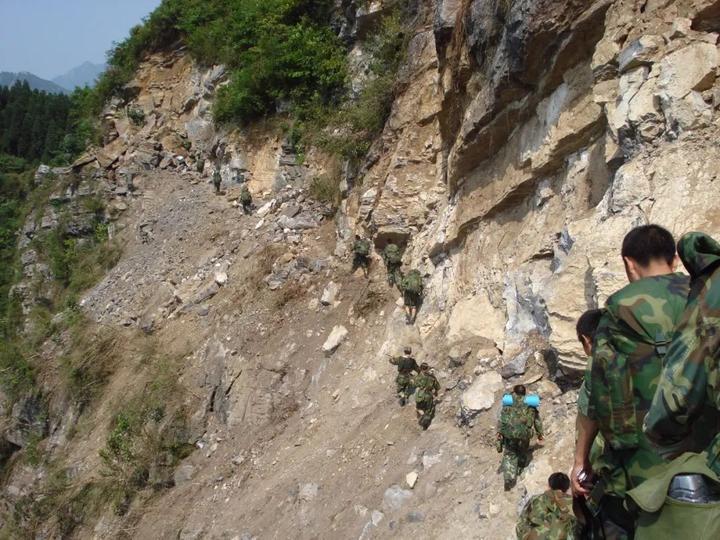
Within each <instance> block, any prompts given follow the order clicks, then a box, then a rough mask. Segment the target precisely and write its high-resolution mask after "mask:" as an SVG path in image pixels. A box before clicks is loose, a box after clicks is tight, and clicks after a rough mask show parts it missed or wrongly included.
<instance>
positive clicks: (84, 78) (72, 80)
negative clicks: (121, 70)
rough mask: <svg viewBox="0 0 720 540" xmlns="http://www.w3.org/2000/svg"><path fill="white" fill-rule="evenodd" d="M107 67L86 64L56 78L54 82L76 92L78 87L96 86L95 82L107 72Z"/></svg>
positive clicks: (90, 63)
mask: <svg viewBox="0 0 720 540" xmlns="http://www.w3.org/2000/svg"><path fill="white" fill-rule="evenodd" d="M106 67H107V66H106V65H105V64H93V63H92V62H84V63H83V64H81V65H79V66H77V67H75V68H73V69H71V70H70V71H68V72H67V73H65V74H64V75H60V76H58V77H55V78H54V79H53V80H52V82H54V83H55V84H58V85H60V86H62V87H63V88H67V89H68V90H74V89H75V88H77V87H83V86H95V81H97V78H98V77H99V76H100V74H101V73H102V72H103V71H105V68H106Z"/></svg>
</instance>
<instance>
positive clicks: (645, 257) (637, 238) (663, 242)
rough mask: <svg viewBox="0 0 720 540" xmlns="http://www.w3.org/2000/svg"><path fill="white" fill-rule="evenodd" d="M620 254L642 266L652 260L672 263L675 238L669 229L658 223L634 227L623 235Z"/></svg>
mask: <svg viewBox="0 0 720 540" xmlns="http://www.w3.org/2000/svg"><path fill="white" fill-rule="evenodd" d="M622 256H623V257H628V258H630V259H633V260H634V261H635V262H637V263H638V264H639V265H640V266H642V267H646V266H648V265H649V264H650V262H651V261H654V260H662V261H665V262H666V263H668V264H672V262H673V260H674V259H675V239H674V238H673V235H672V234H670V231H668V230H667V229H665V228H663V227H661V226H660V225H643V226H641V227H635V228H634V229H633V230H632V231H630V232H629V233H627V234H626V235H625V239H624V240H623V243H622Z"/></svg>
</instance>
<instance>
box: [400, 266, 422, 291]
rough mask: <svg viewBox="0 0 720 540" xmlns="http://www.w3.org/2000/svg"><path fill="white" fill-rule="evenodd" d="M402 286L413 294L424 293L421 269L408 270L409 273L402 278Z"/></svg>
mask: <svg viewBox="0 0 720 540" xmlns="http://www.w3.org/2000/svg"><path fill="white" fill-rule="evenodd" d="M401 288H402V290H403V291H405V292H409V293H411V294H417V295H420V294H422V291H423V282H422V276H421V275H420V271H418V270H411V271H410V272H408V275H406V276H405V277H404V278H403V279H402V283H401Z"/></svg>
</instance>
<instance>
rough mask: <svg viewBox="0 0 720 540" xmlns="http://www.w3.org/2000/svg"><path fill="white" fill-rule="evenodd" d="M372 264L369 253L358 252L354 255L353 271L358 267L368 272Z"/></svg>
mask: <svg viewBox="0 0 720 540" xmlns="http://www.w3.org/2000/svg"><path fill="white" fill-rule="evenodd" d="M369 266H370V257H368V256H367V255H360V254H359V253H356V254H355V255H354V257H353V265H352V271H353V272H355V270H357V269H358V268H362V269H363V272H367V270H368V267H369Z"/></svg>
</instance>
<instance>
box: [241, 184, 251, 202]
mask: <svg viewBox="0 0 720 540" xmlns="http://www.w3.org/2000/svg"><path fill="white" fill-rule="evenodd" d="M240 202H241V203H242V204H250V203H251V202H252V195H250V191H249V190H248V188H247V186H244V187H243V189H242V191H240Z"/></svg>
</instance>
